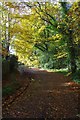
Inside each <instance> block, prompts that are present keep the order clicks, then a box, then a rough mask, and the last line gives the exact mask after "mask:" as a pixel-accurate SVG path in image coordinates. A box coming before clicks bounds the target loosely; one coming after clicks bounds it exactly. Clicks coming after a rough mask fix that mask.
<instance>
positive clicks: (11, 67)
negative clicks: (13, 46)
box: [2, 55, 18, 76]
mask: <svg viewBox="0 0 80 120" xmlns="http://www.w3.org/2000/svg"><path fill="white" fill-rule="evenodd" d="M17 67H18V57H17V56H15V55H10V56H8V57H7V59H4V58H3V59H2V76H5V75H7V74H9V73H11V72H13V71H15V70H16V69H17Z"/></svg>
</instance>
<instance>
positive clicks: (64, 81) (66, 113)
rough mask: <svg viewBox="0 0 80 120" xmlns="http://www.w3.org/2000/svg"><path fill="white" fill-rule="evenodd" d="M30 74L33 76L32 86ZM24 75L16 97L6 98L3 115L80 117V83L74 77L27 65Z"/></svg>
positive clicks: (55, 119)
mask: <svg viewBox="0 0 80 120" xmlns="http://www.w3.org/2000/svg"><path fill="white" fill-rule="evenodd" d="M24 76H25V77H24ZM27 76H28V77H29V79H30V84H29V86H28V87H27V80H26V78H27ZM23 77H24V79H25V82H24V80H23V79H22V78H23ZM20 79H22V84H23V87H22V88H21V89H19V90H18V92H16V93H15V96H16V97H15V99H13V96H10V97H9V96H8V99H6V100H5V101H4V99H3V111H2V115H3V118H37V119H38V118H47V119H48V118H53V120H60V119H61V120H64V119H65V118H66V119H68V118H69V119H71V120H76V119H80V84H77V83H74V82H73V81H72V80H71V79H70V77H67V76H64V75H63V74H60V73H55V72H47V71H45V70H39V69H26V70H25V71H24V73H23V76H22V77H21V78H20ZM24 87H25V88H24ZM23 88H24V89H23ZM21 90H23V91H22V92H21V93H20V91H21ZM19 93H20V94H19ZM16 94H17V95H16ZM11 99H13V100H12V101H11V102H10V100H11ZM7 103H8V104H7Z"/></svg>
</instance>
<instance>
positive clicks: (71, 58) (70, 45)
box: [67, 30, 77, 74]
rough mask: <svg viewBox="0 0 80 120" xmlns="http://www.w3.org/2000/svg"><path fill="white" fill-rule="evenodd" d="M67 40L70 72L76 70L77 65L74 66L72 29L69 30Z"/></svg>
mask: <svg viewBox="0 0 80 120" xmlns="http://www.w3.org/2000/svg"><path fill="white" fill-rule="evenodd" d="M68 36H69V40H68V42H67V45H68V49H69V57H70V65H71V72H72V74H73V73H75V72H76V69H77V66H76V60H75V57H76V55H75V47H74V43H73V37H72V30H69V35H68Z"/></svg>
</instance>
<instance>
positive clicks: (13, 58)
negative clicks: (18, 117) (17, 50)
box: [9, 55, 18, 72]
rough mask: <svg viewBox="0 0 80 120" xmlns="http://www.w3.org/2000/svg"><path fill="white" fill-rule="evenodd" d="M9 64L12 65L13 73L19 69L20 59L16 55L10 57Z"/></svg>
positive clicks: (11, 70)
mask: <svg viewBox="0 0 80 120" xmlns="http://www.w3.org/2000/svg"><path fill="white" fill-rule="evenodd" d="M9 63H10V72H13V71H14V70H15V69H16V68H17V67H18V57H17V56H15V55H10V57H9Z"/></svg>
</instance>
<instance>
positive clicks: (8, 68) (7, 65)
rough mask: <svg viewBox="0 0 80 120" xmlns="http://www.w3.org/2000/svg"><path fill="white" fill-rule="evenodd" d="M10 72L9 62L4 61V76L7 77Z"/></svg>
mask: <svg viewBox="0 0 80 120" xmlns="http://www.w3.org/2000/svg"><path fill="white" fill-rule="evenodd" d="M9 71H10V64H9V61H7V60H5V59H4V60H3V61H2V76H5V75H7V74H9Z"/></svg>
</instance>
